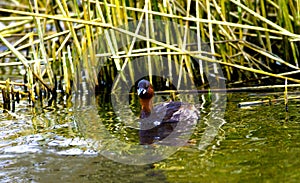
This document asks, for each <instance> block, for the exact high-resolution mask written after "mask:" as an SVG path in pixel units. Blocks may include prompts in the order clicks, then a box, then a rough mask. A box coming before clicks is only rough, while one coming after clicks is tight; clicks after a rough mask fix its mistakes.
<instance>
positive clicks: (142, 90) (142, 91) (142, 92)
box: [137, 88, 147, 95]
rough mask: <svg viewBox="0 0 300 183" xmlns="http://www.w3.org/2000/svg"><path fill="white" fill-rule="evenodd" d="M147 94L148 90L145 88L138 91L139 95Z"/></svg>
mask: <svg viewBox="0 0 300 183" xmlns="http://www.w3.org/2000/svg"><path fill="white" fill-rule="evenodd" d="M146 92H147V90H146V89H145V88H139V89H138V90H137V94H138V95H141V94H145V93H146Z"/></svg>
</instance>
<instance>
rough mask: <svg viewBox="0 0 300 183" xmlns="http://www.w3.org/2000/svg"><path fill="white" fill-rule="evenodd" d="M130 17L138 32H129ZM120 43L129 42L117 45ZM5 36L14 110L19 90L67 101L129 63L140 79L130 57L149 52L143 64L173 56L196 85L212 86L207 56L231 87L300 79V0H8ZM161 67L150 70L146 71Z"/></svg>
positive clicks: (4, 63)
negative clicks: (159, 24) (192, 38)
mask: <svg viewBox="0 0 300 183" xmlns="http://www.w3.org/2000/svg"><path fill="white" fill-rule="evenodd" d="M141 20H143V21H145V22H146V25H149V26H146V27H144V32H145V35H141V34H139V32H138V29H139V23H140V22H141ZM151 20H160V21H164V22H174V23H176V25H180V26H179V27H177V28H176V27H175V29H174V31H173V32H174V34H175V35H170V34H169V31H168V30H166V31H161V32H153V31H151V30H152V29H151V28H152V27H151V26H153V24H152V23H151ZM128 22H133V24H134V25H136V31H129V30H128V29H126V25H127V24H128ZM165 28H166V29H168V28H169V27H168V26H166V27H165ZM183 28H186V29H190V30H193V32H195V34H196V37H197V38H198V39H197V41H196V42H189V37H188V36H184V37H183V39H179V38H178V35H187V34H185V32H184V31H185V30H186V29H183ZM141 29H143V28H141ZM155 37H164V41H157V40H156V39H155ZM174 37H176V39H175V38H174ZM100 38H101V39H100ZM116 40H119V41H121V42H122V43H123V44H124V45H127V46H125V47H124V48H122V49H119V48H118V46H117V44H118V43H117V42H116ZM137 40H138V41H137ZM0 41H1V43H2V44H1V45H0V68H1V69H0V72H1V78H0V80H2V81H0V88H1V90H2V98H3V108H4V109H7V110H11V108H10V105H8V104H10V103H11V102H10V100H11V99H14V100H15V96H16V95H15V94H16V93H17V95H21V96H23V97H28V98H29V99H30V101H33V103H34V102H36V101H37V100H38V99H39V100H40V101H43V99H47V101H48V102H47V104H46V105H48V106H53V105H56V97H57V95H58V94H62V95H64V96H66V98H69V97H71V93H72V91H73V90H80V88H82V86H81V85H80V83H75V82H78V81H81V80H82V78H84V80H86V82H89V83H93V84H92V86H100V89H101V88H103V87H106V86H102V85H101V84H103V83H106V84H107V83H108V85H109V84H111V83H112V81H115V80H116V79H117V80H118V79H123V80H126V79H128V78H126V77H125V76H124V75H123V76H122V71H123V70H124V69H125V68H127V67H128V68H129V72H130V75H129V77H130V79H131V80H132V81H134V70H133V69H131V67H132V61H133V60H134V59H135V58H137V57H143V59H141V60H139V62H140V64H148V65H151V64H152V62H153V57H151V56H152V55H155V56H165V57H167V59H168V61H169V63H172V62H176V63H177V65H179V67H178V68H176V69H177V71H178V73H179V75H180V73H181V72H183V70H185V71H186V72H187V73H188V77H190V78H192V79H193V80H194V81H196V83H197V86H199V87H201V86H206V85H207V78H206V77H205V74H204V73H205V72H212V71H208V70H209V69H211V68H207V67H206V66H207V65H206V63H212V64H219V65H221V66H222V72H223V75H224V77H225V78H226V80H227V81H226V82H227V84H228V86H235V85H234V84H237V85H239V84H241V83H248V84H253V83H254V84H255V85H257V84H264V81H266V80H267V81H272V82H273V83H274V82H278V83H281V84H282V83H284V82H285V80H286V81H288V82H289V83H300V80H299V79H298V78H299V77H298V75H299V72H300V70H299V59H300V53H299V46H300V0H290V1H284V0H277V1H275V0H259V1H254V0H245V1H237V0H226V1H224V0H213V1H208V0H193V1H191V0H187V1H182V0H177V1H169V0H164V1H157V0H152V1H150V0H145V1H134V0H129V1H126V0H121V1H115V0H111V1H107V0H101V1H95V0H70V1H66V0H61V1H58V0H53V1H48V0H40V1H37V0H29V1H23V0H16V1H9V0H4V1H1V3H0ZM191 44H194V45H192V46H191ZM201 45H202V46H203V45H204V46H208V47H209V49H199V47H201ZM191 47H194V48H193V49H190V48H191ZM159 58H160V57H157V58H154V59H158V60H159ZM99 67H101V68H102V69H99ZM159 67H161V66H158V65H156V66H153V67H149V76H151V73H152V70H151V69H157V68H159ZM162 67H164V66H162ZM9 68H12V69H9ZM82 71H84V72H82ZM215 72H216V71H215ZM10 73H16V74H15V75H17V76H14V77H10V76H9V75H10ZM117 73H121V74H120V77H119V78H115V76H116V75H117ZM171 74H172V73H170V75H169V77H171ZM150 79H152V78H151V77H150ZM170 79H172V78H170ZM182 80H187V78H182ZM109 87H111V86H109Z"/></svg>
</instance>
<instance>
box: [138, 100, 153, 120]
mask: <svg viewBox="0 0 300 183" xmlns="http://www.w3.org/2000/svg"><path fill="white" fill-rule="evenodd" d="M140 104H141V106H142V110H141V116H140V118H141V119H143V118H147V117H148V116H150V114H151V111H152V108H153V103H152V98H150V99H140Z"/></svg>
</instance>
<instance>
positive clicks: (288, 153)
mask: <svg viewBox="0 0 300 183" xmlns="http://www.w3.org/2000/svg"><path fill="white" fill-rule="evenodd" d="M270 95H271V94H270ZM270 97H272V96H270ZM260 99H261V96H257V95H254V97H253V94H250V93H242V94H239V93H229V94H228V95H227V100H228V101H227V106H226V112H225V116H224V121H223V122H224V123H222V124H221V123H219V124H221V125H220V127H219V128H218V129H210V130H208V131H207V129H208V126H209V125H211V124H207V122H208V120H209V119H210V120H211V118H209V117H211V116H210V115H211V110H210V109H209V108H210V107H211V106H210V105H209V104H207V105H205V106H202V108H199V110H200V111H201V119H200V120H199V124H198V125H197V128H196V129H195V130H194V131H193V134H192V136H191V137H190V141H189V143H188V144H187V145H186V146H184V147H181V148H179V149H178V151H176V152H175V153H174V154H172V155H171V156H169V157H168V158H167V159H163V160H161V161H158V162H154V163H151V164H146V165H128V164H122V163H119V162H116V161H113V160H110V159H107V158H106V157H105V156H103V155H102V154H101V152H100V151H99V149H100V150H101V147H102V146H103V144H105V143H106V142H108V141H109V139H107V138H108V136H107V134H105V133H102V130H104V129H106V130H108V131H109V135H110V136H113V137H115V138H118V139H119V140H120V142H127V143H131V144H138V138H137V131H136V130H135V129H134V128H130V127H129V126H130V125H128V124H126V125H124V124H123V123H122V122H121V121H122V120H121V119H119V117H118V115H116V114H115V113H114V111H113V108H112V107H111V106H109V105H103V106H101V107H100V108H99V109H98V115H99V116H100V117H101V119H103V120H104V121H105V122H104V123H103V124H102V125H99V124H98V123H97V122H96V121H93V119H91V118H89V115H82V116H81V117H82V118H83V119H84V124H90V125H89V126H88V133H86V132H87V131H85V130H83V131H82V125H81V124H80V122H78V121H76V118H74V111H72V110H71V109H69V108H65V107H58V108H57V109H56V110H48V111H46V112H42V113H36V114H35V115H33V114H32V110H30V108H28V107H27V106H26V104H25V103H24V104H23V105H22V104H20V105H19V106H18V109H17V110H16V113H11V114H8V113H2V114H1V119H0V129H1V131H0V181H1V182H57V181H61V182H298V180H299V179H300V159H299V156H300V133H299V132H300V127H299V126H300V124H299V122H300V120H299V118H300V114H299V101H298V100H293V101H289V111H288V113H286V112H285V107H284V104H283V103H282V102H278V103H272V104H271V105H260V106H252V107H250V108H244V109H241V108H238V107H237V104H238V103H239V102H242V101H253V100H260ZM135 107H137V106H133V110H136V109H135ZM198 107H199V106H198ZM136 111H138V110H136ZM136 113H138V112H136ZM131 118H134V116H133V117H132V116H131ZM216 122H218V121H216ZM209 133H215V134H213V136H212V137H209ZM205 138H206V139H210V138H211V139H210V140H203V139H205ZM203 142H207V143H203ZM121 148H122V149H125V150H126V148H127V150H128V152H132V151H131V149H130V148H131V146H128V147H121Z"/></svg>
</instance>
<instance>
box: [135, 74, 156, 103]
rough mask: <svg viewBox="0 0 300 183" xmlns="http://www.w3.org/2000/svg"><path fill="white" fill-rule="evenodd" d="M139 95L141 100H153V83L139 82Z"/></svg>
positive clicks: (143, 80)
mask: <svg viewBox="0 0 300 183" xmlns="http://www.w3.org/2000/svg"><path fill="white" fill-rule="evenodd" d="M137 94H138V96H139V97H140V99H151V98H152V97H153V96H154V89H153V87H152V85H151V83H150V82H149V81H147V80H145V79H142V80H141V81H139V83H138V89H137Z"/></svg>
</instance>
